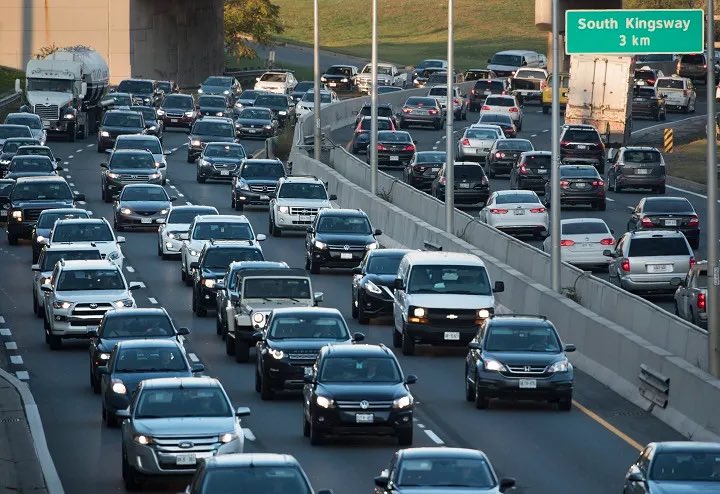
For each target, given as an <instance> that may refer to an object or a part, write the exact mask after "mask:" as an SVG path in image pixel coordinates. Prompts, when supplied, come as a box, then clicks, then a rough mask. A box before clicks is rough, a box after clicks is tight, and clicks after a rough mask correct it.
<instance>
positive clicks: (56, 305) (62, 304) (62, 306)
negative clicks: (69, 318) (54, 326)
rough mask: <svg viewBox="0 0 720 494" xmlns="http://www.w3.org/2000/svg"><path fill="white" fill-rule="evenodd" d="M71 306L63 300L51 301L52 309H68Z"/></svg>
mask: <svg viewBox="0 0 720 494" xmlns="http://www.w3.org/2000/svg"><path fill="white" fill-rule="evenodd" d="M71 305H72V304H71V303H70V302H66V301H64V300H55V301H53V309H69V308H70V306H71Z"/></svg>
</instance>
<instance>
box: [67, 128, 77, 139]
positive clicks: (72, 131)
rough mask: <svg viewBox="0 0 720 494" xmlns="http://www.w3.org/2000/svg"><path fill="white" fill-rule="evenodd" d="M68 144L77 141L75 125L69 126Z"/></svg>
mask: <svg viewBox="0 0 720 494" xmlns="http://www.w3.org/2000/svg"><path fill="white" fill-rule="evenodd" d="M67 136H68V142H75V140H76V139H77V127H76V124H72V125H70V129H69V130H68V134H67Z"/></svg>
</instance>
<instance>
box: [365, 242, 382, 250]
mask: <svg viewBox="0 0 720 494" xmlns="http://www.w3.org/2000/svg"><path fill="white" fill-rule="evenodd" d="M378 246H379V244H378V243H377V242H373V243H371V244H367V245H366V246H365V249H366V250H375V249H377V248H378Z"/></svg>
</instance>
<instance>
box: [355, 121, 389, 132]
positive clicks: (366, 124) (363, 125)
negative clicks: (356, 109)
mask: <svg viewBox="0 0 720 494" xmlns="http://www.w3.org/2000/svg"><path fill="white" fill-rule="evenodd" d="M371 124H372V121H371V120H370V119H369V118H363V119H362V121H361V122H360V130H367V131H369V130H370V125H371ZM377 128H378V130H393V127H392V121H391V120H390V119H386V118H378V121H377Z"/></svg>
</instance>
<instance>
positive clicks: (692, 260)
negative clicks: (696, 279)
mask: <svg viewBox="0 0 720 494" xmlns="http://www.w3.org/2000/svg"><path fill="white" fill-rule="evenodd" d="M693 266H695V258H694V257H691V258H690V267H691V268H692V267H693Z"/></svg>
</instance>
